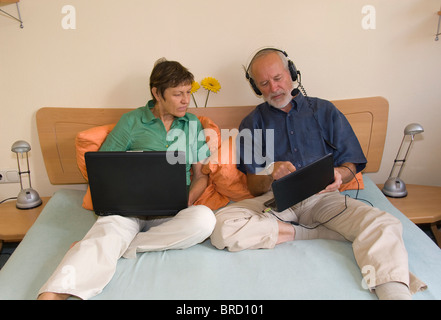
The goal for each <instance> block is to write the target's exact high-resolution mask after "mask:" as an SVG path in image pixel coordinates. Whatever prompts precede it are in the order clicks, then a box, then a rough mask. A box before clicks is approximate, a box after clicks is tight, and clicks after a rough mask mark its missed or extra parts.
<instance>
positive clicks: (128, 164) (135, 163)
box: [85, 151, 188, 216]
mask: <svg viewBox="0 0 441 320" xmlns="http://www.w3.org/2000/svg"><path fill="white" fill-rule="evenodd" d="M177 159H180V160H181V161H178V163H175V164H171V163H170V162H172V163H173V162H177V161H176V160H177ZM182 159H185V153H183V152H174V154H170V153H169V155H168V157H167V151H144V152H130V151H129V152H87V153H86V154H85V160H86V167H87V175H88V177H89V185H90V192H91V195H92V204H93V209H94V211H95V213H96V214H97V215H100V216H103V215H115V214H117V215H123V216H172V215H175V214H177V213H178V212H179V211H180V210H182V209H184V208H186V207H187V204H188V193H187V184H186V168H185V167H186V165H185V161H182ZM179 162H181V163H179Z"/></svg>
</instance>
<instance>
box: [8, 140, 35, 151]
mask: <svg viewBox="0 0 441 320" xmlns="http://www.w3.org/2000/svg"><path fill="white" fill-rule="evenodd" d="M30 150H31V145H30V144H29V143H27V142H26V141H24V140H18V141H15V142H14V144H13V145H12V147H11V151H12V152H15V153H25V152H29V151H30Z"/></svg>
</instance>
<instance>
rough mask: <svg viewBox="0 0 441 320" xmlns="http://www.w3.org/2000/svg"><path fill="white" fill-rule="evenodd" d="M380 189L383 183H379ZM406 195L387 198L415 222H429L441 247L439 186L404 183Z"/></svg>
mask: <svg viewBox="0 0 441 320" xmlns="http://www.w3.org/2000/svg"><path fill="white" fill-rule="evenodd" d="M378 188H380V189H382V188H383V185H382V184H379V185H378ZM406 188H407V192H408V194H407V197H404V198H391V197H387V199H388V200H389V201H390V202H391V203H392V204H393V205H394V206H395V207H396V208H397V209H398V210H400V211H401V212H402V213H404V214H405V215H406V216H407V217H408V218H409V219H410V220H411V221H412V222H413V223H415V224H429V225H430V229H431V230H432V233H433V235H434V236H435V241H436V243H437V244H438V246H439V247H440V248H441V231H440V230H439V229H438V226H439V225H441V187H433V186H421V185H415V184H406Z"/></svg>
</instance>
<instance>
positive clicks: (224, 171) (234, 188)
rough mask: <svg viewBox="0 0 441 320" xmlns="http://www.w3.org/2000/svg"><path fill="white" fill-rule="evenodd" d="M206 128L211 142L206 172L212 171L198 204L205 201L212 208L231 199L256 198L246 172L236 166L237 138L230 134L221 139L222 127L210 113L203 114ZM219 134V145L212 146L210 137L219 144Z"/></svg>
mask: <svg viewBox="0 0 441 320" xmlns="http://www.w3.org/2000/svg"><path fill="white" fill-rule="evenodd" d="M199 120H200V121H201V123H202V126H203V127H204V129H212V130H214V131H211V130H208V132H207V131H206V138H207V143H208V145H209V147H210V151H211V156H210V157H209V158H208V160H207V163H206V164H205V165H204V166H203V168H202V172H204V173H205V174H207V175H208V177H209V181H208V188H207V189H206V190H205V191H204V192H203V193H202V195H201V196H200V197H199V198H198V200H197V201H196V202H195V203H194V204H204V205H206V206H207V207H209V208H210V209H212V210H216V209H219V208H221V207H224V206H225V205H227V204H228V202H230V201H240V200H243V199H247V198H252V195H251V193H250V192H249V190H248V187H247V181H246V175H245V174H244V173H243V172H241V171H239V170H238V169H237V167H236V139H235V137H229V139H226V140H224V141H221V132H220V130H219V127H218V126H217V125H216V124H215V123H214V122H213V121H212V120H211V119H209V118H207V117H199ZM214 133H216V134H217V139H218V140H217V145H218V148H217V150H216V148H213V147H212V146H210V140H211V141H212V144H213V145H215V144H216V141H215V134H214Z"/></svg>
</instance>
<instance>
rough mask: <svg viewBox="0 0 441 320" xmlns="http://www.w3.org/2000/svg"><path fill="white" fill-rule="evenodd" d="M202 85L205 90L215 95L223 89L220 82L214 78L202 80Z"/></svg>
mask: <svg viewBox="0 0 441 320" xmlns="http://www.w3.org/2000/svg"><path fill="white" fill-rule="evenodd" d="M201 85H202V86H203V87H204V89H207V90H208V91H211V92H214V93H217V92H218V91H219V90H220V89H221V85H220V83H219V81H217V80H216V79H215V78H212V77H207V78H204V79H202V81H201Z"/></svg>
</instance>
